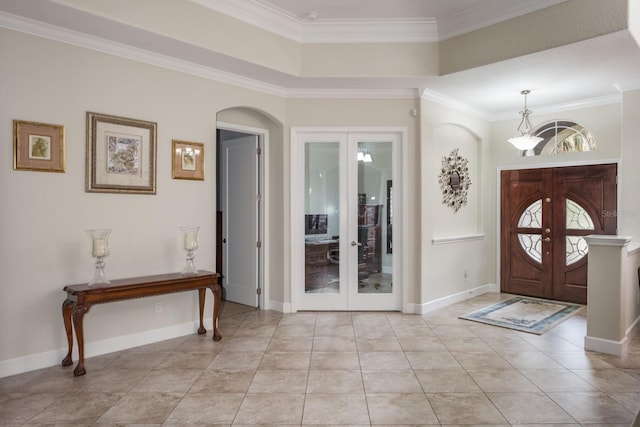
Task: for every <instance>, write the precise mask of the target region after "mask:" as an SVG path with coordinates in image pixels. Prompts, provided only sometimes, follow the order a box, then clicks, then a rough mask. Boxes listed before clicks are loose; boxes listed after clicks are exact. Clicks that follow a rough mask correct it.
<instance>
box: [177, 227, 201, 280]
mask: <svg viewBox="0 0 640 427" xmlns="http://www.w3.org/2000/svg"><path fill="white" fill-rule="evenodd" d="M199 229H200V227H180V233H182V246H183V248H184V250H185V251H186V253H187V260H186V262H185V265H184V268H183V269H182V274H197V273H198V269H197V268H196V266H195V264H194V262H193V259H194V258H195V256H194V254H193V253H194V251H195V250H196V249H198V230H199Z"/></svg>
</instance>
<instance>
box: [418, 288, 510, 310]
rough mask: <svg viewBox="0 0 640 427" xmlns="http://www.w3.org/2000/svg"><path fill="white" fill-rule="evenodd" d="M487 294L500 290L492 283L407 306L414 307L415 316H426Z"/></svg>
mask: <svg viewBox="0 0 640 427" xmlns="http://www.w3.org/2000/svg"><path fill="white" fill-rule="evenodd" d="M488 292H494V293H498V292H500V288H499V287H498V285H496V284H494V283H488V284H486V285H482V286H478V287H477V288H473V289H469V290H466V291H463V292H458V293H456V294H452V295H447V296H446V297H442V298H438V299H436V300H433V301H428V302H424V303H422V304H408V306H411V305H413V306H414V307H413V308H414V311H413V313H415V314H426V313H429V312H432V311H434V310H438V309H440V308H443V307H446V306H448V305H451V304H455V303H457V302H460V301H464V300H467V299H469V298H473V297H477V296H478V295H482V294H486V293H488ZM408 308H410V307H408Z"/></svg>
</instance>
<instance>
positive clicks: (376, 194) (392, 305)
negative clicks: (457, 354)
mask: <svg viewBox="0 0 640 427" xmlns="http://www.w3.org/2000/svg"><path fill="white" fill-rule="evenodd" d="M349 152H350V153H355V157H356V158H355V162H353V161H352V162H350V163H349V166H350V172H351V174H350V178H352V179H350V180H349V182H350V183H351V184H352V185H351V186H350V188H349V189H350V191H349V202H350V203H349V210H350V212H349V220H348V223H349V227H350V230H351V232H350V233H349V234H350V235H355V236H357V239H356V240H352V241H350V246H352V247H356V248H357V253H353V255H352V259H353V261H354V262H353V263H351V264H350V265H349V278H350V279H351V280H349V282H348V283H349V308H350V309H352V310H393V309H397V308H398V307H399V304H400V303H399V298H398V295H399V292H398V291H397V290H396V289H394V284H393V259H394V258H393V222H394V221H393V165H394V159H393V140H392V139H389V138H388V136H387V135H358V134H353V135H350V136H349ZM353 172H355V176H354V174H353Z"/></svg>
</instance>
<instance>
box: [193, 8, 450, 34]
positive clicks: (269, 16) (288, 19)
mask: <svg viewBox="0 0 640 427" xmlns="http://www.w3.org/2000/svg"><path fill="white" fill-rule="evenodd" d="M191 1H192V2H193V3H196V4H198V5H200V6H203V7H206V8H208V9H211V10H215V11H216V12H220V13H223V14H225V15H228V16H231V17H232V18H235V19H238V20H240V21H243V22H246V23H248V24H251V25H254V26H256V27H259V28H262V29H263V30H266V31H269V32H272V33H274V34H277V35H279V36H282V37H285V38H288V39H291V40H293V41H296V42H298V43H403V42H404V43H419V42H435V41H438V26H437V23H436V21H435V19H389V20H387V19H381V20H321V21H307V20H303V19H300V18H299V17H297V16H294V15H292V14H289V13H285V12H283V11H281V10H279V9H277V8H274V7H272V6H270V5H269V4H267V3H265V2H262V1H259V0H234V1H233V2H230V1H228V0H191Z"/></svg>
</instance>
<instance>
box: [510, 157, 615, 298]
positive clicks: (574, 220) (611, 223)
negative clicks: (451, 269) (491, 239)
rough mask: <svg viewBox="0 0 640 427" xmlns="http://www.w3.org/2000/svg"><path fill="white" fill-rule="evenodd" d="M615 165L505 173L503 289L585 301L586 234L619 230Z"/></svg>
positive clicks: (523, 293) (545, 296)
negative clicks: (616, 213)
mask: <svg viewBox="0 0 640 427" xmlns="http://www.w3.org/2000/svg"><path fill="white" fill-rule="evenodd" d="M616 175H617V165H616V164H607V165H593V166H574V167H562V168H542V169H527V170H507V171H502V173H501V184H500V186H501V214H500V216H501V220H500V222H501V239H500V248H501V250H500V252H501V258H500V259H501V263H500V264H501V281H500V283H501V286H500V287H501V290H502V291H503V292H508V293H514V294H520V295H529V296H534V297H540V298H547V299H554V300H560V301H569V302H575V303H580V304H586V302H587V251H588V245H587V243H586V241H585V239H584V236H587V235H590V234H616V229H617V220H616V215H615V214H613V213H614V212H616V206H617V190H616Z"/></svg>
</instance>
